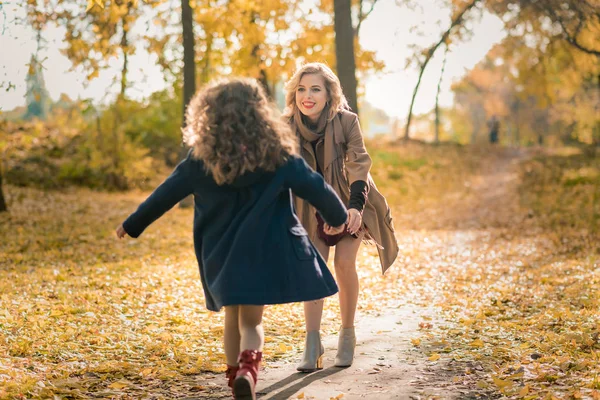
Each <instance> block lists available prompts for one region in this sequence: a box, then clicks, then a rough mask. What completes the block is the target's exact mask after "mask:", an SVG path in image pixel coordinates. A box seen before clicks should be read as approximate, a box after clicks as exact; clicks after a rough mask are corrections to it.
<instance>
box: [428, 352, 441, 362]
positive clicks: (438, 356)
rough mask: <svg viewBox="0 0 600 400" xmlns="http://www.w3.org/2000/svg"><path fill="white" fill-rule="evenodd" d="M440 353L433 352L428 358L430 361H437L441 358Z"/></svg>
mask: <svg viewBox="0 0 600 400" xmlns="http://www.w3.org/2000/svg"><path fill="white" fill-rule="evenodd" d="M440 357H441V356H440V355H439V354H438V353H433V354H432V355H431V356H429V358H428V360H429V361H437V360H439V359H440Z"/></svg>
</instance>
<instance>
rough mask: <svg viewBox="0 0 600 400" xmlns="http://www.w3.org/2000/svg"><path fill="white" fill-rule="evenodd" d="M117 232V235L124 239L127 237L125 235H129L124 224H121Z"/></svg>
mask: <svg viewBox="0 0 600 400" xmlns="http://www.w3.org/2000/svg"><path fill="white" fill-rule="evenodd" d="M116 232H117V237H118V238H119V239H123V238H124V237H125V235H127V232H125V228H123V225H119V227H118V228H117V231H116Z"/></svg>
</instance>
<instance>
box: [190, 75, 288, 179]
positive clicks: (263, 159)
mask: <svg viewBox="0 0 600 400" xmlns="http://www.w3.org/2000/svg"><path fill="white" fill-rule="evenodd" d="M183 137H184V142H185V143H186V144H187V145H189V146H191V147H192V149H193V150H192V155H193V156H194V157H195V158H197V159H200V160H202V161H203V162H204V164H205V165H206V167H207V168H208V170H209V171H210V172H211V173H212V175H213V177H214V179H215V181H216V182H217V184H219V185H222V184H231V183H232V182H233V181H234V180H235V178H237V177H238V176H240V175H243V174H244V173H246V172H252V171H255V170H257V169H261V170H264V171H274V170H275V169H276V168H277V167H278V166H280V165H282V164H283V163H284V162H285V161H286V160H287V159H288V157H289V156H290V155H292V154H297V153H298V142H297V138H296V137H295V135H294V134H293V133H292V131H291V130H290V128H289V126H288V124H287V123H285V122H284V121H283V120H282V118H281V116H280V115H279V112H278V111H277V109H276V108H275V107H274V106H272V105H271V104H270V103H269V101H268V100H267V97H266V95H265V92H264V90H263V88H262V86H261V85H260V84H259V83H258V82H257V81H256V80H254V79H249V78H233V79H226V80H220V81H217V82H215V83H212V84H210V85H208V86H206V87H204V88H203V89H202V90H200V91H199V92H198V93H196V95H194V97H193V99H192V100H191V102H190V104H189V105H188V107H187V110H186V127H185V128H184V129H183Z"/></svg>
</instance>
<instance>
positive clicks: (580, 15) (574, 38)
mask: <svg viewBox="0 0 600 400" xmlns="http://www.w3.org/2000/svg"><path fill="white" fill-rule="evenodd" d="M584 3H585V5H587V6H588V7H589V8H590V9H593V8H594V7H593V6H592V5H590V4H589V3H587V2H584ZM543 11H546V12H547V13H548V14H549V15H550V18H551V19H552V20H553V21H554V22H557V23H558V25H559V26H560V28H561V29H562V33H563V36H564V39H565V40H566V41H567V43H569V44H570V45H572V46H574V47H575V48H577V49H579V50H581V51H583V52H584V53H587V54H592V55H595V56H597V57H600V50H597V49H592V48H589V47H586V46H584V45H583V44H581V42H579V40H578V36H579V33H580V32H581V28H582V27H583V22H584V21H585V16H586V14H587V13H586V12H584V11H583V10H581V9H580V8H575V11H576V13H577V27H576V28H575V32H574V33H573V34H571V33H570V32H569V29H568V28H567V26H566V24H565V20H564V19H563V17H561V16H560V15H559V14H558V13H557V12H556V11H555V9H554V7H553V6H552V4H546V6H545V7H544V10H543ZM588 15H593V16H596V17H597V18H599V17H600V13H595V14H594V13H592V12H590V13H589V14H588Z"/></svg>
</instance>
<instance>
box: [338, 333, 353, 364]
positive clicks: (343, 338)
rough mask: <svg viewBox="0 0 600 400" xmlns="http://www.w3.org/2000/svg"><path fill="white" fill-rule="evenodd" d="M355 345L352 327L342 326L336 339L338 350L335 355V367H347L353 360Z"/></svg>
mask: <svg viewBox="0 0 600 400" xmlns="http://www.w3.org/2000/svg"><path fill="white" fill-rule="evenodd" d="M355 347H356V335H355V333H354V327H352V328H342V329H341V330H340V337H339V339H338V351H337V355H336V356H335V364H334V365H335V366H336V367H349V366H351V365H352V361H353V360H354V348H355Z"/></svg>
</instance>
